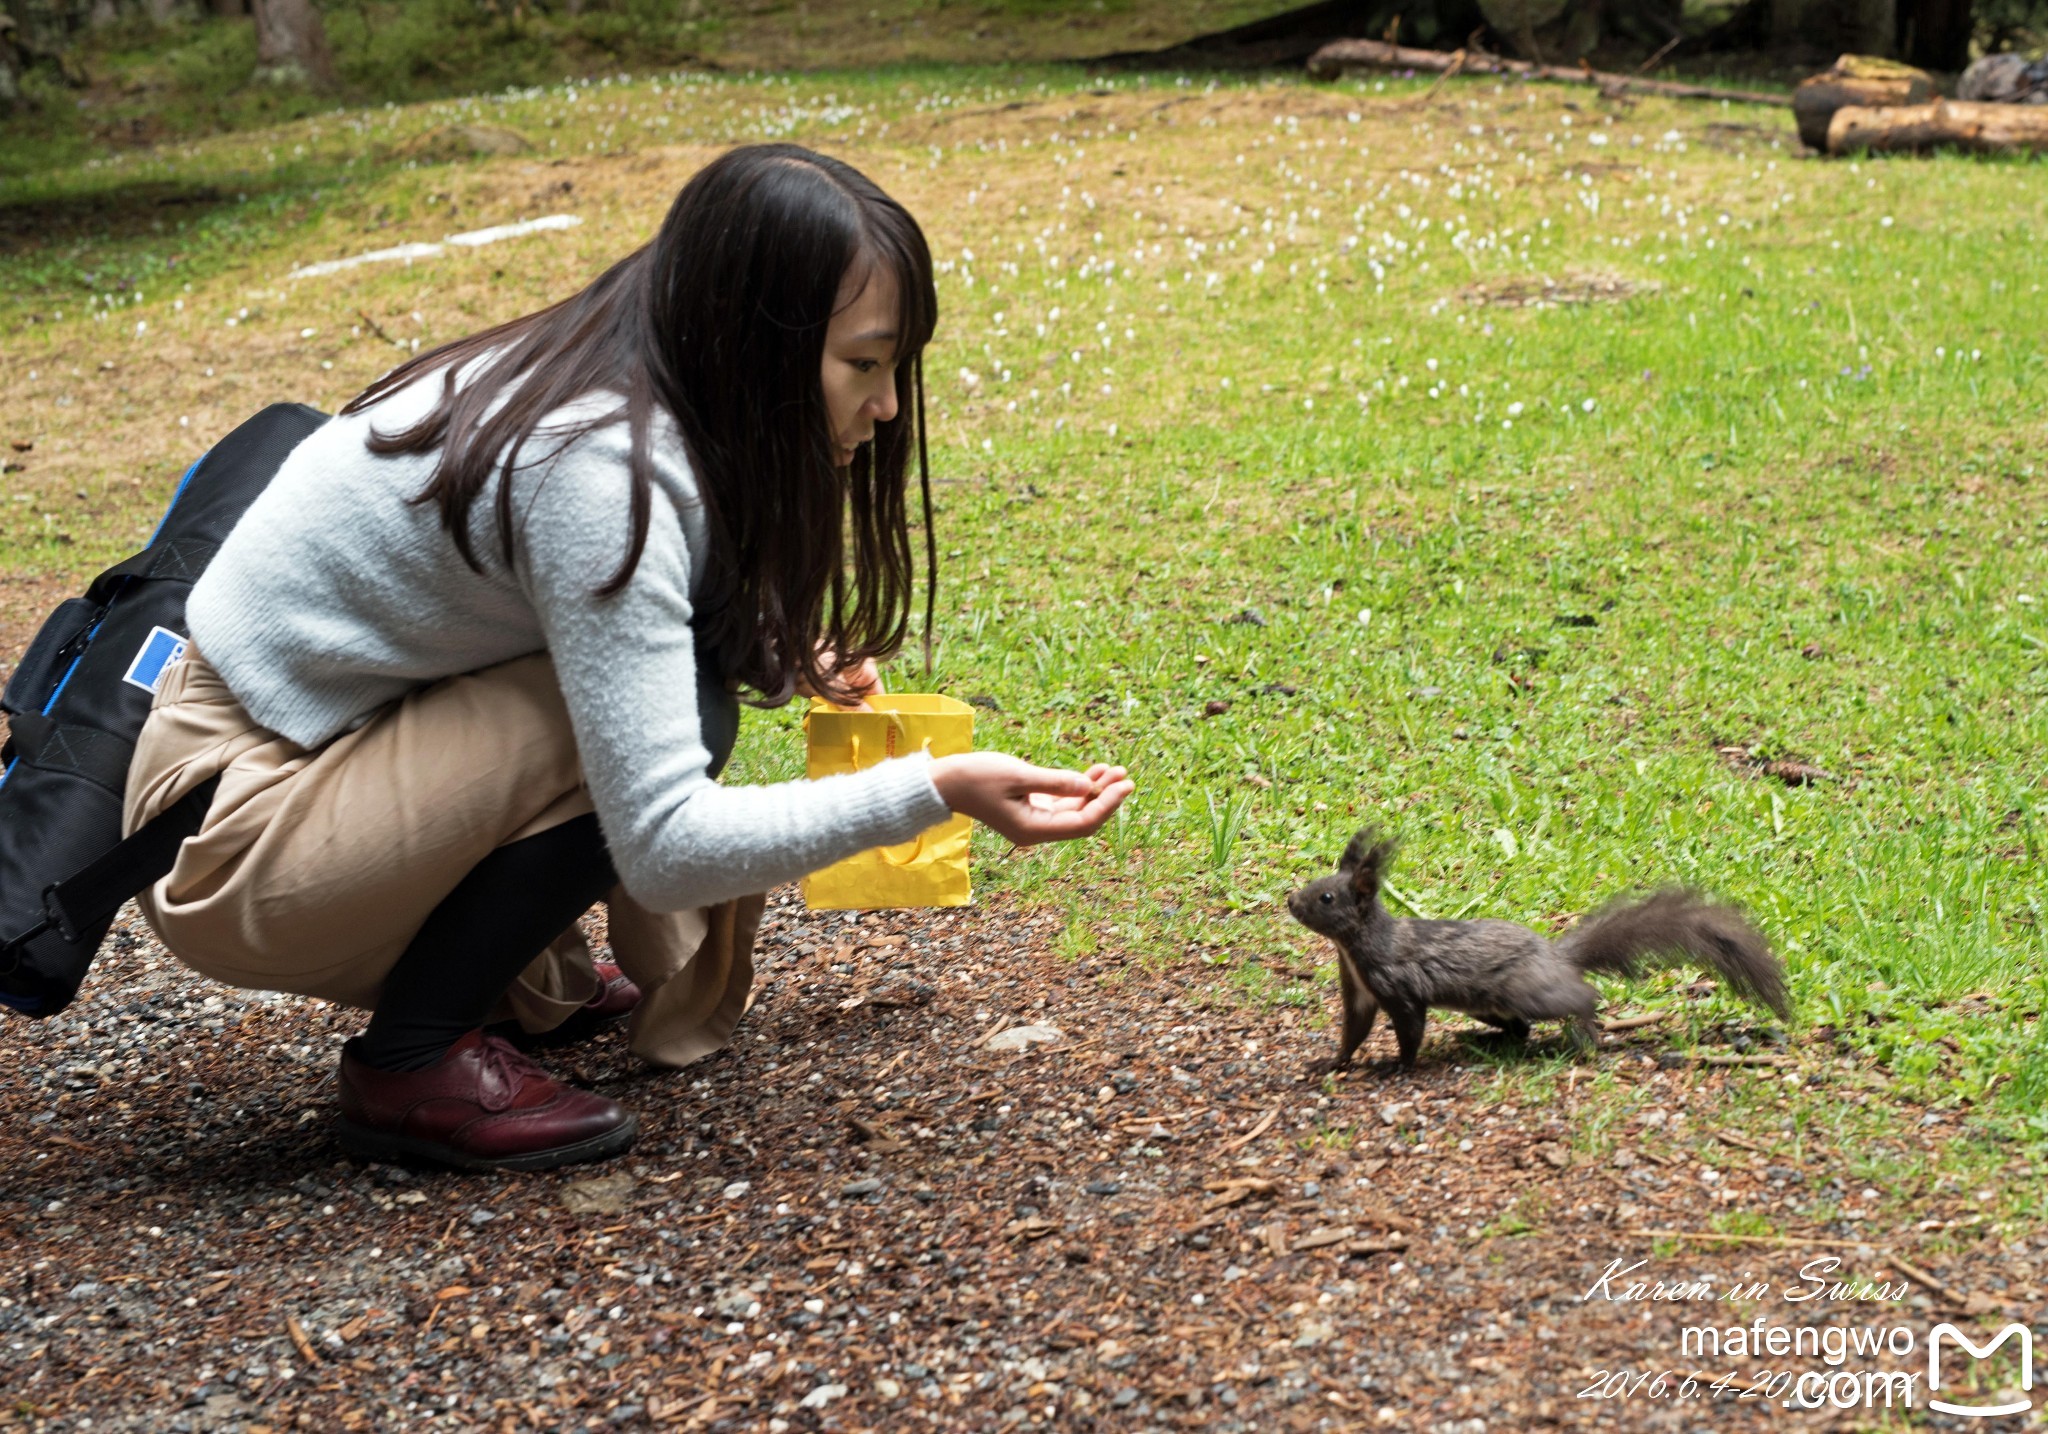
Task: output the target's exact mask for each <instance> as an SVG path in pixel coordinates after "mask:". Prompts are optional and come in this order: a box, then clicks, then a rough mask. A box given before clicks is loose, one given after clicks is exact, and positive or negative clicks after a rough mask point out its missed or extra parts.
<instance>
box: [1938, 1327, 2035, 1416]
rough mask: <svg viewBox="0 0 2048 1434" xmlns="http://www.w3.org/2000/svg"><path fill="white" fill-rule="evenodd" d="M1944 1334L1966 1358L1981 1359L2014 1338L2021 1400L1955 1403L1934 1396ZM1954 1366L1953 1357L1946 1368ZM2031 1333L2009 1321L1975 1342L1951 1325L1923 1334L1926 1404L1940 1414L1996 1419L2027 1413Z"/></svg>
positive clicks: (2031, 1367) (2031, 1379)
mask: <svg viewBox="0 0 2048 1434" xmlns="http://www.w3.org/2000/svg"><path fill="white" fill-rule="evenodd" d="M1944 1335H1946V1336H1948V1342H1949V1344H1950V1345H1951V1346H1960V1347H1961V1348H1962V1349H1963V1350H1964V1351H1966V1352H1967V1353H1968V1354H1969V1356H1970V1358H1971V1359H1972V1360H1973V1361H1975V1360H1984V1359H1989V1358H1991V1356H1992V1355H1994V1354H1996V1353H1997V1352H1998V1347H1999V1346H2000V1345H2002V1344H2004V1343H2005V1342H2006V1341H2007V1340H2009V1339H2013V1338H2017V1339H2018V1340H2019V1352H2020V1384H2019V1387H2020V1390H2021V1392H2022V1393H2024V1394H2026V1395H2027V1397H2026V1398H2024V1399H2017V1400H2013V1401H2011V1402H2009V1403H2005V1404H1957V1403H1955V1402H1953V1401H1952V1400H1947V1399H1940V1398H1936V1397H1934V1396H1935V1393H1936V1391H1938V1390H1939V1389H1940V1388H1941V1387H1942V1382H1941V1375H1942V1367H1941V1347H1942V1336H1944ZM1954 1368H1955V1363H1954V1360H1953V1359H1951V1361H1950V1369H1951V1370H1953V1369H1954ZM2033 1388H2034V1332H2033V1331H2032V1330H2030V1329H2028V1328H2027V1327H2026V1326H2025V1325H2023V1324H2009V1325H2007V1326H2006V1327H2005V1328H2004V1329H2002V1330H2000V1331H1999V1332H1998V1334H1997V1336H1996V1337H1995V1338H1993V1339H1992V1340H1990V1341H1989V1342H1987V1343H1985V1344H1982V1345H1979V1344H1977V1343H1976V1342H1975V1341H1974V1340H1972V1339H1971V1338H1970V1337H1969V1336H1968V1335H1966V1334H1964V1333H1963V1332H1962V1331H1961V1330H1959V1329H1957V1328H1956V1327H1955V1326H1954V1325H1952V1324H1938V1325H1936V1326H1935V1327H1934V1329H1933V1331H1932V1332H1931V1333H1930V1334H1929V1335H1928V1336H1927V1393H1928V1400H1927V1407H1928V1408H1929V1409H1939V1410H1940V1411H1941V1412H1942V1413H1944V1414H1964V1415H1972V1416H1974V1417H1976V1418H1979V1419H2000V1418H2004V1417H2006V1416H2008V1415H2013V1414H2026V1413H2030V1412H2031V1411H2032V1410H2033V1407H2034V1400H2033V1395H2032V1391H2033Z"/></svg>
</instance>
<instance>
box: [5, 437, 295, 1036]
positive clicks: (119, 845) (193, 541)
mask: <svg viewBox="0 0 2048 1434" xmlns="http://www.w3.org/2000/svg"><path fill="white" fill-rule="evenodd" d="M326 421H327V415H326V414H324V413H321V412H319V411H318V410H316V409H312V408H308V407H306V406H305V405H304V404H297V403H279V404H273V405H271V406H270V407H269V408H266V409H264V410H263V411H262V412H261V413H259V414H257V415H256V416H255V417H254V418H252V419H250V420H249V421H248V422H247V423H244V424H243V425H242V426H241V427H240V428H237V429H236V430H235V431H234V432H233V433H230V434H229V435H228V436H227V437H225V438H223V439H221V440H220V442H218V443H216V444H215V445H214V446H213V447H212V448H210V449H208V450H207V451H206V452H205V453H204V454H203V455H202V456H201V457H200V459H199V461H198V462H197V463H194V464H193V465H192V466H191V468H189V469H187V470H186V473H185V476H184V478H183V480H181V481H180V482H179V484H178V491H177V493H176V494H175V495H174V496H173V497H172V498H171V506H170V508H169V509H168V510H167V511H166V512H165V513H164V516H163V520H162V521H161V522H160V523H158V524H157V529H156V532H155V533H153V534H151V536H150V540H149V546H148V547H146V548H144V549H143V550H142V551H141V552H139V553H137V554H136V555H135V556H134V557H132V558H129V559H128V560H127V561H126V562H123V563H117V564H116V565H115V566H113V567H111V568H108V569H107V570H106V571H105V572H103V573H101V574H100V575H99V576H98V577H97V578H95V579H94V580H93V583H92V586H91V587H89V588H87V589H86V591H85V596H84V597H76V598H72V599H70V600H69V601H67V602H65V603H64V604H62V605H61V606H60V607H58V609H57V610H56V611H55V612H53V613H51V614H50V616H49V619H48V620H47V621H45V622H44V623H43V625H42V628H41V629H40V630H39V631H38V632H37V633H36V636H35V641H34V642H32V643H30V644H29V649H28V652H27V653H26V654H25V655H24V656H23V657H22V659H21V665H20V666H19V667H17V668H15V669H14V676H13V677H12V678H10V679H9V680H8V683H7V688H6V691H5V693H4V694H0V711H5V712H6V713H7V718H8V727H9V733H8V738H7V743H6V745H5V747H0V763H4V768H5V770H4V771H0V1006H5V1007H7V1008H9V1009H11V1010H14V1011H16V1012H19V1013H20V1014H22V1015H26V1016H49V1015H54V1014H55V1013H56V1012H58V1011H61V1010H63V1009H64V1007H66V1006H67V1005H69V1004H70V1003H71V998H72V997H73V996H75V995H77V994H78V986H79V983H80V982H81V981H83V980H84V979H85V972H86V968H87V967H88V966H89V965H91V964H92V958H93V956H94V955H95V954H96V953H97V952H98V950H99V945H100V940H101V938H102V937H104V936H105V935H106V934H107V928H108V927H109V926H110V925H112V924H113V920H114V913H115V912H116V911H118V910H119V909H120V906H121V903H122V902H123V901H126V900H127V899H128V898H129V897H131V896H133V895H135V893H136V892H138V891H141V890H142V889H143V888H144V887H146V886H147V885H149V883H151V882H152V881H155V880H156V879H157V878H159V877H161V876H163V875H164V874H165V873H166V872H168V871H169V870H170V869H171V864H172V862H173V860H174V859H175V858H176V856H177V851H178V844H179V843H180V842H182V841H184V839H185V838H186V837H188V836H191V835H192V834H193V833H194V832H196V831H198V830H199V825H200V822H201V820H202V819H203V818H204V817H205V815H206V808H207V805H208V803H209V802H211V800H212V798H213V786H214V784H213V783H212V782H209V783H207V784H206V785H205V786H203V787H201V788H200V789H199V790H198V791H195V792H193V793H192V794H191V795H190V796H188V797H186V798H185V799H184V800H183V801H181V802H179V803H177V804H176V805H175V806H173V807H172V808H171V809H170V810H168V811H166V812H165V813H163V814H162V815H161V816H159V817H157V818H156V819H155V820H153V821H151V822H149V823H148V824H146V825H145V826H143V827H142V828H140V829H139V830H138V831H136V832H135V834H134V835H133V836H131V837H129V838H128V839H127V840H125V841H124V840H122V838H121V798H122V792H123V789H124V788H125V786H126V784H127V779H128V763H129V759H130V758H131V757H133V756H134V754H135V739H136V738H137V737H138V736H139V735H140V734H141V732H142V724H143V721H144V720H145V719H146V718H147V717H148V716H149V708H150V703H151V701H152V699H154V697H155V695H156V690H157V688H158V686H159V685H161V683H162V680H163V675H164V673H165V672H166V671H167V670H168V669H169V668H170V666H171V664H173V663H175V662H176V661H178V659H179V658H181V657H183V656H184V655H185V648H186V638H187V633H186V629H185V597H186V594H187V593H189V592H190V591H191V590H192V584H193V583H194V582H195V581H197V580H198V577H199V575H200V574H201V573H202V572H204V571H205V570H206V565H207V564H208V563H209V562H211V561H212V560H213V555H214V554H215V553H216V552H218V551H219V549H220V545H221V542H222V541H223V540H224V539H225V538H226V537H227V535H228V531H229V530H230V529H231V528H233V527H234V526H235V522H236V520H237V519H239V518H240V517H241V516H242V514H243V512H244V511H246V510H247V509H248V507H249V505H250V503H252V502H254V501H255V499H256V495H257V494H258V493H261V492H262V491H263V489H264V488H265V487H266V486H268V484H269V482H270V480H271V479H272V478H273V477H275V476H276V475H277V470H278V469H279V468H280V467H281V466H282V465H283V463H284V460H285V457H286V455H288V454H289V453H290V452H291V451H292V450H293V449H294V448H296V447H298V445H299V443H300V442H301V440H303V439H304V438H305V437H306V435H307V434H309V433H311V432H312V431H313V430H314V429H316V428H318V427H319V426H320V425H321V424H323V423H325V422H326Z"/></svg>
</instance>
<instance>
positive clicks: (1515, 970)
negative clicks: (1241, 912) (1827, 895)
mask: <svg viewBox="0 0 2048 1434" xmlns="http://www.w3.org/2000/svg"><path fill="white" fill-rule="evenodd" d="M1396 846H1397V842H1396V841H1395V840H1394V839H1393V838H1391V837H1386V836H1382V835H1381V834H1380V833H1379V832H1377V831H1375V830H1374V829H1373V828H1371V827H1367V828H1365V829H1364V830H1362V831H1360V832H1359V833H1358V834H1357V835H1356V836H1354V837H1352V838H1351V841H1350V844H1349V845H1347V846H1346V847H1345V848H1344V855H1343V857H1342V858H1341V859H1339V861H1338V863H1337V874H1336V875H1334V876H1326V877H1323V878H1321V879H1320V880H1317V881H1313V882H1310V883H1309V884H1308V885H1307V886H1304V887H1303V888H1302V889H1301V890H1299V891H1297V892H1295V893H1294V894H1293V895H1292V896H1290V897H1289V898H1288V899H1287V910H1288V913H1289V914H1290V915H1292V916H1293V917H1294V919H1295V920H1296V921H1299V922H1300V923H1301V924H1302V925H1303V926H1306V927H1307V928H1308V929H1309V930H1311V931H1314V932H1316V933H1318V934H1319V935H1323V936H1327V937H1329V938H1330V940H1331V941H1333V942H1335V943H1336V946H1337V953H1338V958H1339V959H1338V974H1339V976H1340V978H1341V982H1342V987H1343V994H1344V1035H1343V1038H1342V1040H1341V1041H1340V1042H1339V1044H1338V1047H1337V1057H1336V1059H1335V1060H1334V1061H1331V1062H1329V1063H1327V1064H1326V1065H1323V1066H1320V1067H1319V1068H1318V1069H1319V1070H1320V1071H1339V1070H1342V1069H1344V1068H1345V1067H1346V1066H1348V1065H1349V1064H1350V1063H1351V1057H1352V1054H1353V1053H1354V1052H1355V1051H1356V1050H1357V1049H1358V1047H1359V1046H1360V1045H1362V1044H1363V1043H1364V1041H1365V1038H1366V1037H1367V1036H1368V1035H1370V1034H1372V1028H1373V1023H1374V1022H1375V1021H1376V1020H1377V1019H1378V1018H1379V1013H1380V1011H1381V1010H1385V1011H1386V1013H1387V1018H1388V1020H1389V1021H1391V1022H1392V1023H1393V1027H1394V1038H1395V1040H1396V1041H1397V1042H1399V1044H1400V1054H1401V1065H1402V1067H1403V1068H1404V1069H1405V1068H1409V1067H1412V1066H1413V1065H1414V1064H1415V1056H1416V1052H1417V1051H1419V1050H1420V1049H1421V1047H1422V1032H1423V1027H1424V1024H1425V1023H1426V1022H1427V1020H1428V1013H1429V1008H1430V1007H1431V1006H1447V1007H1450V1008H1451V1009H1452V1010H1457V1011H1463V1012H1465V1013H1466V1014H1467V1015H1472V1016H1477V1017H1478V1018H1479V1019H1480V1020H1482V1021H1484V1022H1486V1023H1487V1024H1488V1025H1490V1026H1494V1027H1496V1028H1498V1029H1499V1030H1500V1031H1502V1032H1503V1033H1504V1034H1505V1035H1506V1036H1508V1037H1509V1038H1510V1039H1515V1040H1524V1039H1527V1037H1528V1034H1529V1023H1530V1022H1531V1021H1542V1020H1562V1021H1565V1022H1566V1023H1567V1027H1568V1030H1569V1031H1570V1034H1571V1036H1572V1038H1573V1040H1574V1041H1575V1042H1576V1043H1577V1044H1578V1045H1579V1047H1580V1048H1581V1049H1590V1048H1591V1046H1592V1045H1593V1043H1594V1041H1595V1040H1596V1039H1597V1038H1598V1037H1599V1034H1600V1025H1599V1022H1598V1021H1596V1020H1595V1019H1594V1018H1593V1011H1594V1008H1595V1007H1596V1006H1597V1005H1598V1003H1599V995H1598V993H1597V992H1596V991H1595V990H1594V989H1593V987H1592V985H1591V984H1589V983H1588V982H1587V981H1586V979H1585V973H1586V972H1588V971H1601V972H1606V973H1610V974H1612V975H1616V976H1634V975H1635V974H1637V972H1639V971H1640V970H1642V969H1643V968H1644V967H1645V966H1651V965H1665V964H1673V963H1676V962H1680V961H1688V960H1689V961H1693V962H1696V963H1699V964H1701V965H1704V966H1710V967H1712V968H1713V969H1714V970H1715V971H1716V972H1718V973H1719V974H1720V976H1721V978H1722V979H1723V980H1724V981H1726V982H1727V983H1728V984H1729V986H1730V987H1732V988H1733V989H1734V990H1735V991H1736V992H1737V993H1738V994H1740V995H1742V996H1744V997H1746V998H1747V999H1749V1000H1751V1001H1755V1002H1757V1003H1759V1004H1761V1005H1765V1006H1768V1007H1770V1009H1771V1010H1772V1011H1774V1012H1776V1013H1777V1014H1778V1016H1780V1017H1781V1018H1785V1017H1789V1016H1790V1014H1791V1004H1790V1002H1789V1001H1788V999H1787V998H1786V994H1785V969H1784V965H1783V963H1782V962H1780V961H1779V959H1778V957H1777V956H1776V955H1775V954H1773V953H1772V951H1771V948H1770V944H1769V943H1768V942H1766V941H1765V940H1764V938H1763V937H1762V936H1761V935H1759V934H1758V933H1757V931H1756V930H1755V928H1753V927H1752V926H1751V925H1750V924H1749V922H1748V921H1747V920H1745V919H1744V918H1743V916H1742V913H1741V912H1739V911H1736V910H1734V909H1733V908H1732V907H1727V906H1715V905H1711V904H1709V903H1708V902H1706V901H1705V900H1704V899H1703V898H1702V897H1700V895H1699V894H1698V893H1696V892H1692V891H1687V890H1684V889H1682V888H1666V889H1664V890H1661V891H1657V892H1653V893H1651V894H1650V895H1649V896H1647V897H1643V898H1640V899H1638V900H1635V901H1630V902H1618V903H1615V904H1612V905H1609V906H1607V907H1604V908H1602V909H1601V910H1600V911H1597V912H1595V913H1594V914H1593V915H1591V916H1589V917H1587V918H1586V919H1585V920H1584V921H1583V922H1581V923H1580V924H1579V925H1578V926H1576V927H1574V928H1573V929H1572V930H1570V931H1567V932H1566V933H1565V934H1564V935H1562V936H1560V937H1558V938H1557V939H1556V940H1555V941H1550V940H1546V939H1544V938H1543V937H1542V936H1539V935H1537V934H1536V933H1535V932H1534V931H1531V930H1529V929H1528V928H1527V927H1526V926H1518V925H1516V924H1515V923H1514V922H1512V921H1421V920H1407V919H1396V918H1395V917H1392V916H1389V915H1388V914H1387V912H1386V909H1385V908H1384V907H1382V906H1381V905H1380V883H1381V882H1382V881H1383V880H1384V879H1385V876H1386V872H1387V868H1388V867H1389V866H1390V865H1391V863H1392V861H1393V857H1394V851H1395V848H1396Z"/></svg>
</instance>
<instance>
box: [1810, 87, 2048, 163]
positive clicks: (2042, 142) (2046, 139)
mask: <svg viewBox="0 0 2048 1434" xmlns="http://www.w3.org/2000/svg"><path fill="white" fill-rule="evenodd" d="M1942 148H1955V149H1968V150H1975V151H1977V152H1979V153H1982V154H2043V153H2048V105H1989V104H1976V103H1972V102H1971V101H1969V100H1935V101H1934V102H1933V103H1932V104H1925V105H1902V106H1894V107H1892V108H1888V109H1866V108H1864V107H1863V106H1861V105H1846V106H1844V107H1843V108H1841V109H1838V110H1836V111H1835V117H1834V118H1833V119H1831V120H1829V121H1828V153H1829V154H1854V153H1857V152H1859V151H1862V150H1875V151H1878V152H1888V151H1890V152H1898V151H1903V152H1911V153H1918V152H1923V151H1926V150H1930V149H1942Z"/></svg>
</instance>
